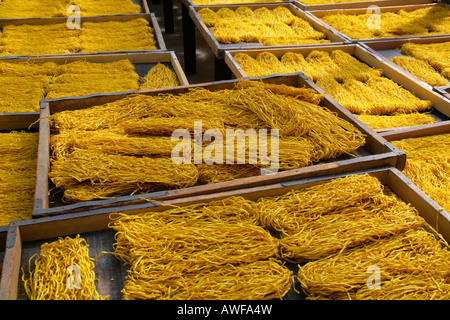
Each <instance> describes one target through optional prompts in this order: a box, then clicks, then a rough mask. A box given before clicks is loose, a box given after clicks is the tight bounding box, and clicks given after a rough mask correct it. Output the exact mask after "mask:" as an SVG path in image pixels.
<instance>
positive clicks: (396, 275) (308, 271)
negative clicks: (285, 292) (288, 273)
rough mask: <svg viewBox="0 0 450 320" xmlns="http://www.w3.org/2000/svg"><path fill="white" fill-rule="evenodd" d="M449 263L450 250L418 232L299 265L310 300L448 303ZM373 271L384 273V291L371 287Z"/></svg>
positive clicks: (302, 283)
mask: <svg viewBox="0 0 450 320" xmlns="http://www.w3.org/2000/svg"><path fill="white" fill-rule="evenodd" d="M449 261H450V259H449V250H448V244H446V242H445V241H444V240H443V239H441V238H439V237H438V238H436V235H434V234H433V233H431V232H430V231H428V230H425V229H424V228H418V229H417V228H416V229H410V230H407V231H405V232H403V233H399V234H396V235H394V236H391V237H387V238H382V239H379V240H376V241H373V242H371V243H369V244H365V245H362V246H359V247H355V248H353V249H348V250H346V251H343V252H340V253H336V254H334V255H332V256H328V257H325V258H323V259H320V260H316V261H313V262H308V263H307V264H305V265H301V266H300V265H299V272H298V280H299V281H300V283H301V286H302V288H303V290H304V291H305V292H307V295H308V296H307V298H308V299H358V298H360V299H377V298H380V297H381V298H383V297H386V298H389V297H391V298H392V297H393V298H396V299H424V298H431V297H432V298H434V299H443V298H446V297H448V292H447V291H444V290H442V288H446V287H447V286H448V283H447V281H446V280H445V279H446V277H448V268H449ZM371 266H376V267H378V268H379V270H380V271H381V279H380V280H381V283H380V284H381V287H380V289H379V290H375V289H373V288H368V287H367V282H368V280H369V277H370V274H369V273H368V270H369V267H371ZM399 282H400V283H399ZM438 283H440V285H439V284H438ZM423 284H427V285H428V286H427V289H428V290H426V291H425V290H423V287H422V285H423Z"/></svg>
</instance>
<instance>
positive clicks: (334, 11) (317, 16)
mask: <svg viewBox="0 0 450 320" xmlns="http://www.w3.org/2000/svg"><path fill="white" fill-rule="evenodd" d="M430 6H448V4H443V3H428V4H416V5H404V6H402V5H396V6H381V7H379V10H380V12H381V13H383V12H397V11H399V10H405V11H412V10H416V9H421V8H426V7H430ZM307 13H309V14H310V15H311V16H312V17H313V19H315V20H316V21H317V22H318V23H321V24H323V25H325V26H327V27H328V28H329V29H330V30H332V31H333V32H334V33H336V34H337V35H339V36H340V37H341V38H343V39H345V40H346V42H350V43H360V42H378V41H383V40H403V39H410V38H419V39H420V38H424V39H429V38H439V37H442V36H447V35H448V34H435V35H423V36H411V35H408V36H406V35H405V36H400V37H380V38H375V39H352V38H350V37H349V36H347V35H345V34H344V33H342V32H340V31H338V30H336V29H334V28H332V27H331V26H329V25H328V24H326V23H325V22H324V21H322V20H321V18H322V17H323V16H325V15H327V14H338V13H339V14H349V15H359V14H366V13H367V8H350V9H331V10H311V11H307Z"/></svg>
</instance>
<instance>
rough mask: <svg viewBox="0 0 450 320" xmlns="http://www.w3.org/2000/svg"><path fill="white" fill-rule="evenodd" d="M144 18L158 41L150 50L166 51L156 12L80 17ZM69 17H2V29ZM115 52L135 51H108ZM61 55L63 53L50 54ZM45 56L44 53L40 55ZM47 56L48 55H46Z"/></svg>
mask: <svg viewBox="0 0 450 320" xmlns="http://www.w3.org/2000/svg"><path fill="white" fill-rule="evenodd" d="M138 18H143V19H145V20H147V21H148V22H149V25H150V27H151V28H153V33H154V37H155V41H156V46H157V48H158V49H156V50H149V51H152V52H154V51H166V50H167V48H166V44H165V42H164V38H163V36H162V33H161V29H160V27H159V24H158V21H157V19H156V16H155V14H154V13H140V14H125V15H110V16H93V17H80V22H81V25H83V22H106V21H131V20H134V19H138ZM66 22H67V17H55V18H29V19H0V29H3V27H4V26H7V25H22V24H29V25H49V24H61V23H66ZM113 52H133V51H125V50H124V51H107V52H106V53H113ZM95 53H97V54H98V53H105V52H95ZM86 54H91V53H88V52H86V53H71V54H64V55H86ZM49 55H50V56H53V55H61V54H49ZM40 56H44V55H40ZM45 56H46V55H45ZM8 57H29V56H8Z"/></svg>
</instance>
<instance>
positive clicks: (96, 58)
mask: <svg viewBox="0 0 450 320" xmlns="http://www.w3.org/2000/svg"><path fill="white" fill-rule="evenodd" d="M123 59H128V60H130V62H131V63H132V64H133V65H134V67H135V71H136V73H137V74H138V75H139V76H140V77H145V75H146V74H147V73H148V71H149V70H150V69H151V68H152V67H154V66H155V65H156V64H157V63H159V62H160V63H163V64H165V65H166V66H168V67H169V68H171V69H172V70H174V72H175V73H176V75H177V78H178V80H179V82H180V85H182V86H185V85H188V84H189V82H188V80H187V78H186V75H185V74H184V71H183V68H182V67H181V65H180V62H179V60H178V58H177V56H176V55H175V52H173V51H164V52H159V51H158V52H151V51H133V52H130V53H126V52H124V53H93V54H86V55H74V54H68V55H47V56H40V57H37V56H35V57H29V58H18V57H14V56H12V57H3V58H0V61H5V62H20V61H25V60H26V61H31V62H36V63H44V62H54V63H57V64H60V65H62V64H65V63H70V62H74V61H87V62H92V63H108V62H114V61H119V60H123ZM99 93H101V92H99ZM8 114H10V113H0V121H2V120H1V118H2V116H4V115H8ZM36 114H39V111H37V112H36Z"/></svg>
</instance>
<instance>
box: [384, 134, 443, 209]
mask: <svg viewBox="0 0 450 320" xmlns="http://www.w3.org/2000/svg"><path fill="white" fill-rule="evenodd" d="M392 143H393V144H394V145H395V146H396V147H397V148H399V149H400V150H402V151H404V152H405V153H406V154H407V161H406V166H405V169H404V170H403V172H404V173H405V175H406V176H407V177H408V178H409V179H411V181H412V182H414V184H416V185H417V186H418V187H419V188H420V189H421V190H422V191H423V192H425V193H426V194H427V195H428V196H430V197H431V198H432V199H433V200H434V201H436V202H437V203H438V204H439V205H441V206H442V207H443V208H444V209H445V210H447V211H450V192H449V190H450V178H449V177H450V175H449V173H450V165H449V159H450V153H449V150H450V148H449V146H450V135H449V134H439V135H432V136H425V137H419V138H409V139H402V140H397V141H392Z"/></svg>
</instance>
